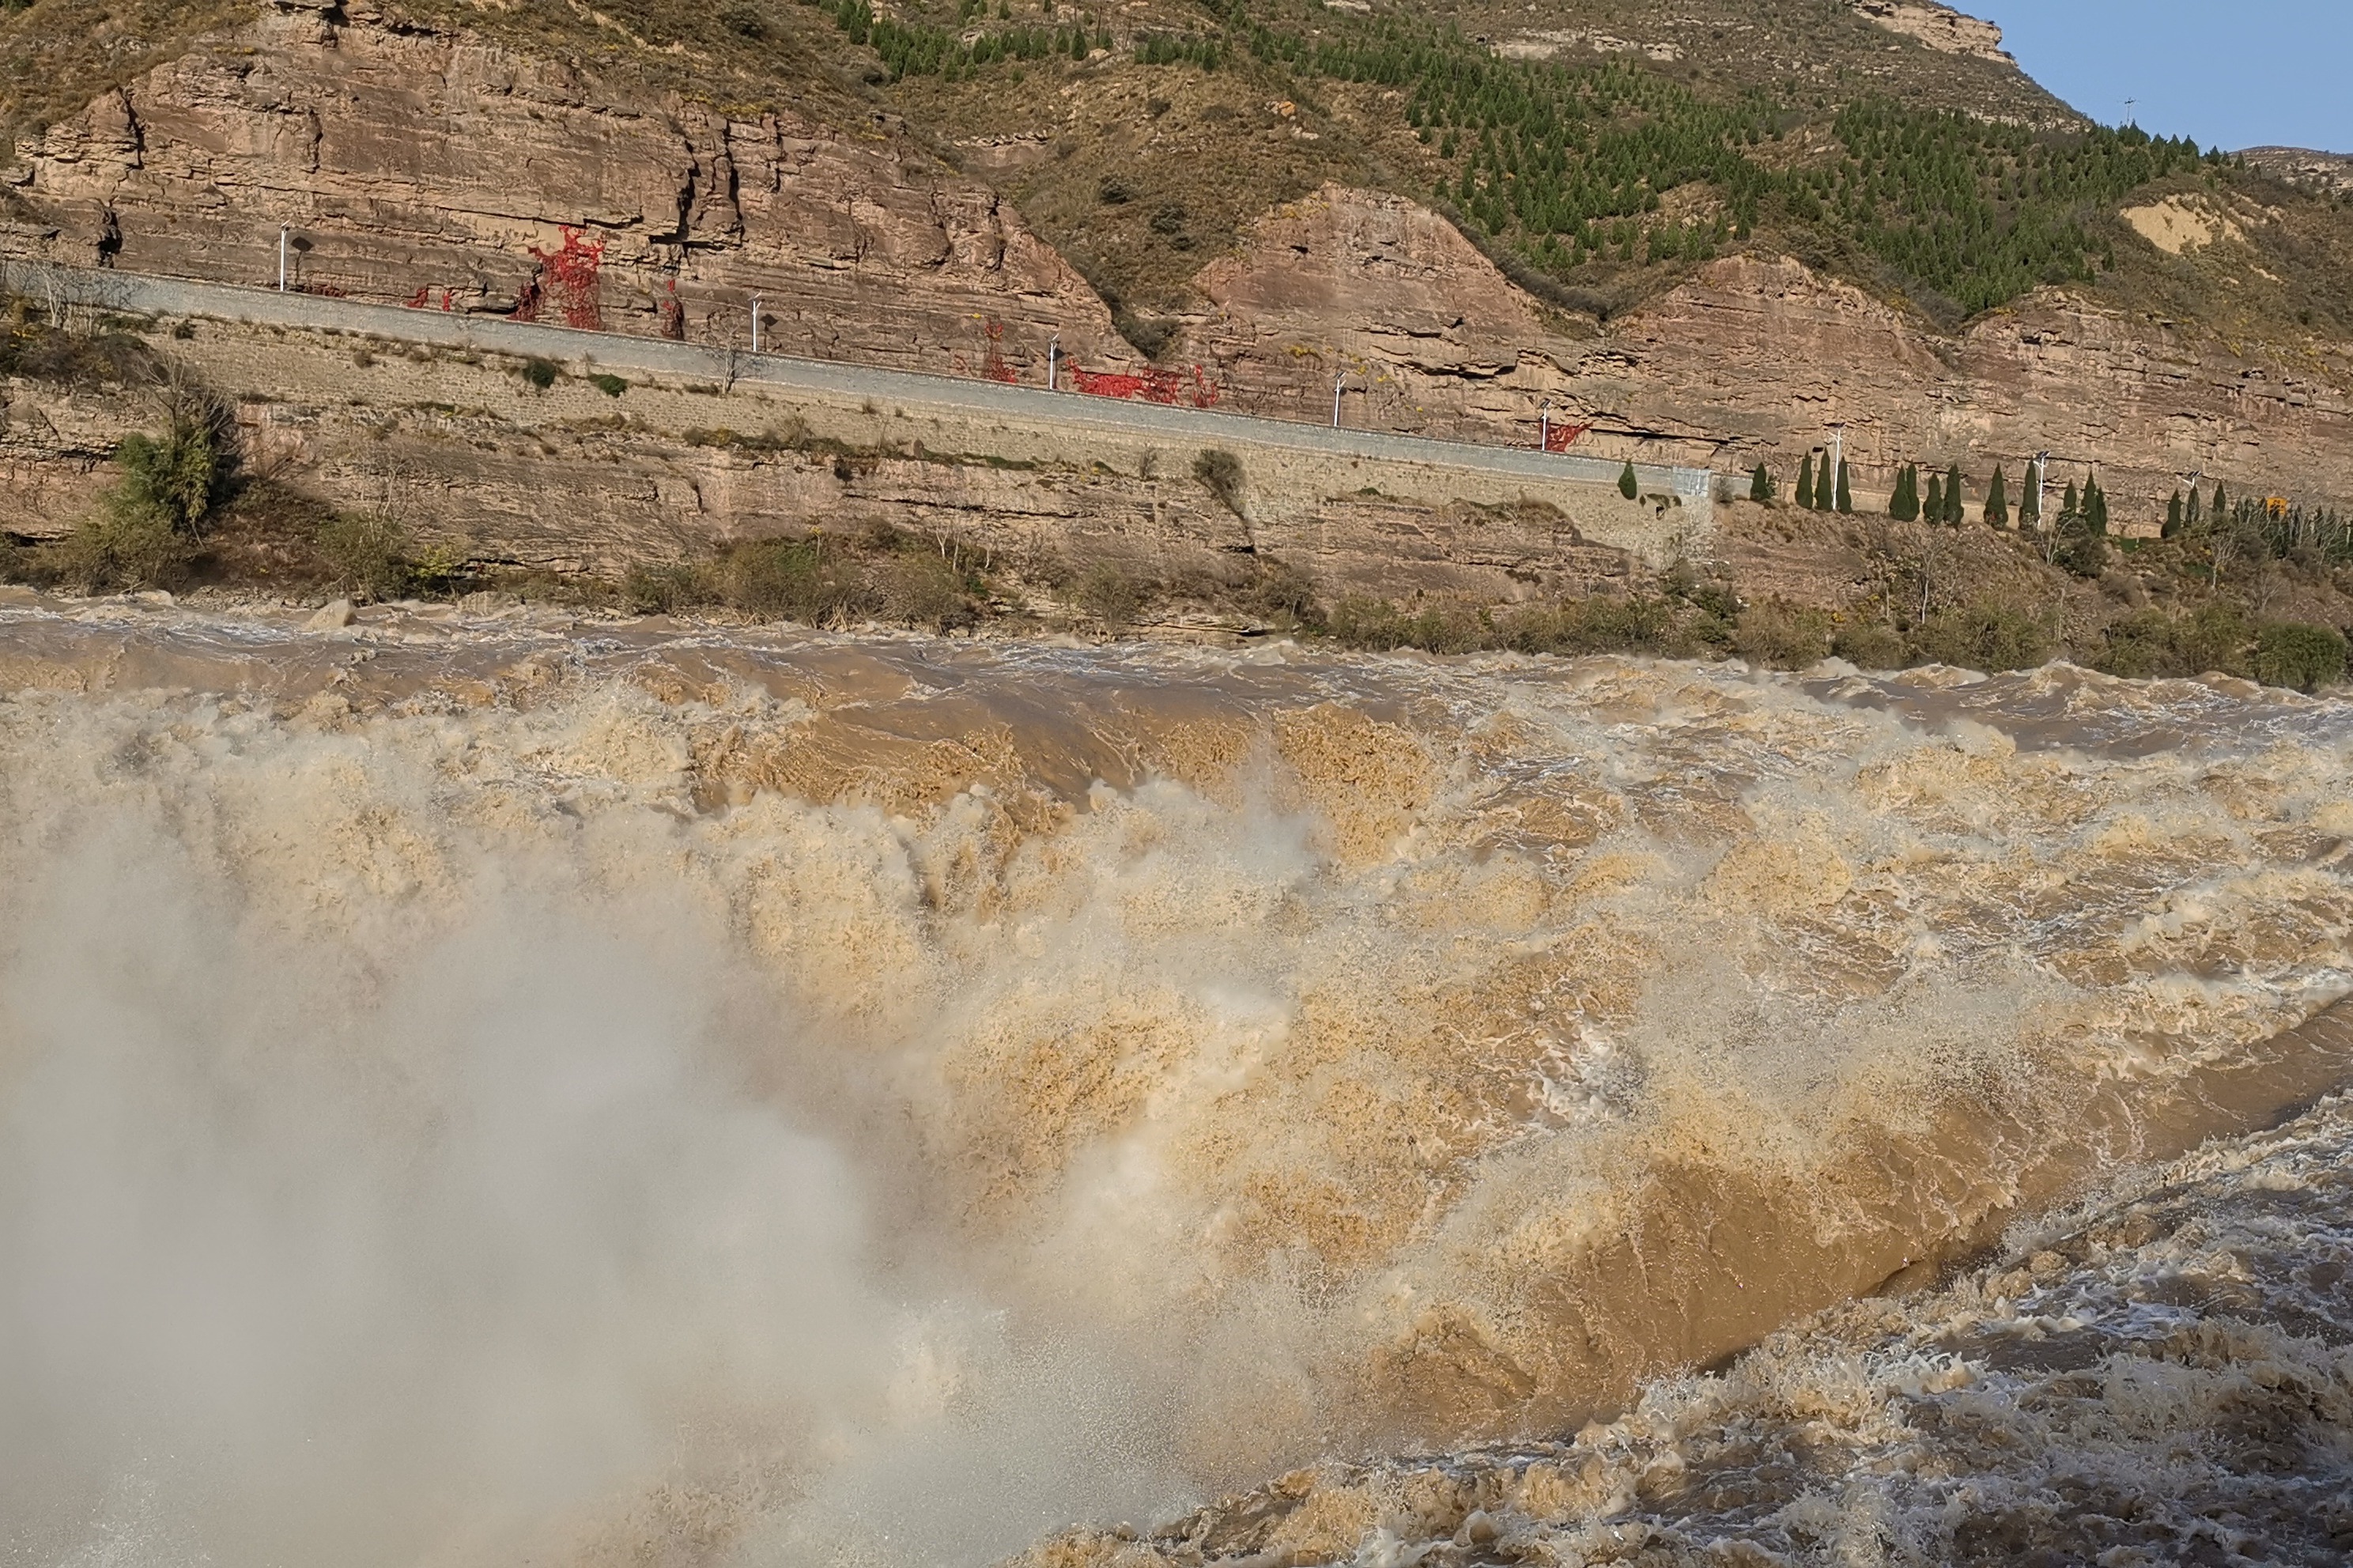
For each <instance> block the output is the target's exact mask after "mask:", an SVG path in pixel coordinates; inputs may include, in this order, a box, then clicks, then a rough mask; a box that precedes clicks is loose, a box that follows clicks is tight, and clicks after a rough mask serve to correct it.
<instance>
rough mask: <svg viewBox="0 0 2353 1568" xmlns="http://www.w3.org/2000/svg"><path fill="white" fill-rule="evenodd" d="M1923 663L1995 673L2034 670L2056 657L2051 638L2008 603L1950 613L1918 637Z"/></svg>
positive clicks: (2025, 614) (1933, 622) (1940, 617)
mask: <svg viewBox="0 0 2353 1568" xmlns="http://www.w3.org/2000/svg"><path fill="white" fill-rule="evenodd" d="M1914 642H1915V648H1916V651H1917V652H1918V654H1919V656H1920V658H1921V659H1922V660H1923V661H1925V662H1928V663H1932V664H1953V665H1957V666H1959V667H1960V668H1962V669H1965V670H1982V671H1984V672H1986V673H1989V674H1993V673H2000V672H2001V671H2004V670H2031V669H2033V668H2034V667H2035V666H2036V665H2038V664H2042V663H2043V662H2047V661H2048V660H2049V659H2050V657H2051V639H2050V637H2049V636H2048V635H2047V634H2046V633H2045V632H2044V631H2043V630H2042V626H2041V625H2040V624H2039V623H2038V622H2037V621H2036V620H2034V619H2033V617H2031V616H2030V615H2028V614H2027V613H2026V612H2025V611H2023V610H2021V609H2016V608H2014V607H2012V606H2010V605H2006V604H1989V603H1979V604H1970V605H1964V606H1963V607H1962V608H1960V609H1953V610H1947V611H1946V612H1945V613H1944V614H1942V615H1939V616H1937V617H1936V619H1935V620H1931V621H1929V622H1928V623H1927V624H1926V626H1924V627H1922V628H1921V629H1920V630H1919V632H1918V633H1917V634H1916V635H1915V638H1914Z"/></svg>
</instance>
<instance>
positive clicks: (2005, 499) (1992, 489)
mask: <svg viewBox="0 0 2353 1568" xmlns="http://www.w3.org/2000/svg"><path fill="white" fill-rule="evenodd" d="M1985 520H1986V526H1987V527H1989V528H2007V527H2009V526H2010V494H2009V491H2008V489H2007V487H2006V486H2005V485H2004V484H2003V482H2002V477H2001V464H2000V463H1996V464H1994V465H1993V478H1992V480H1990V481H1989V482H1988V483H1987V485H1986V503H1985Z"/></svg>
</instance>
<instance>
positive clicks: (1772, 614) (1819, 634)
mask: <svg viewBox="0 0 2353 1568" xmlns="http://www.w3.org/2000/svg"><path fill="white" fill-rule="evenodd" d="M1733 627H1734V630H1733V636H1732V651H1733V652H1736V653H1737V654H1739V655H1740V656H1741V657H1742V658H1743V659H1746V660H1747V661H1748V662H1750V663H1752V664H1761V665H1764V666H1765V667H1766V668H1767V669H1772V670H1802V669H1804V668H1805V667H1806V666H1807V665H1809V664H1816V663H1820V662H1821V661H1822V660H1823V659H1824V658H1826V657H1828V656H1829V654H1830V651H1831V618H1830V615H1829V613H1828V612H1827V611H1825V610H1819V609H1798V608H1796V607H1795V606H1792V605H1788V604H1782V603H1779V602H1778V601H1777V602H1775V603H1771V604H1760V605H1753V606H1751V607H1750V608H1748V609H1744V610H1742V611H1741V612H1740V615H1739V618H1738V620H1736V621H1735V622H1734V623H1733Z"/></svg>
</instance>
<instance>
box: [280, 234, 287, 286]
mask: <svg viewBox="0 0 2353 1568" xmlns="http://www.w3.org/2000/svg"><path fill="white" fill-rule="evenodd" d="M286 245H287V234H286V226H285V225H284V224H282V223H281V224H280V225H279V226H278V291H279V292H280V293H281V294H282V293H284V292H285V291H286Z"/></svg>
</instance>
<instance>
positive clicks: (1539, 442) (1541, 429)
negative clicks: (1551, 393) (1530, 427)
mask: <svg viewBox="0 0 2353 1568" xmlns="http://www.w3.org/2000/svg"><path fill="white" fill-rule="evenodd" d="M1536 450H1538V451H1540V452H1548V451H1550V450H1552V399H1551V398H1549V397H1547V398H1546V399H1545V400H1544V401H1543V402H1542V403H1540V404H1538V405H1537V406H1536Z"/></svg>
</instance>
